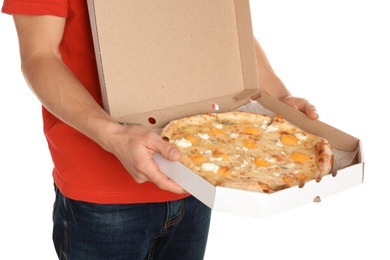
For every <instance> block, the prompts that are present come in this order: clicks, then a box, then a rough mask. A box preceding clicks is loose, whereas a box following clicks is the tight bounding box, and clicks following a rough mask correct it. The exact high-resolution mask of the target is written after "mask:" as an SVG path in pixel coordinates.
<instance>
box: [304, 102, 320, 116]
mask: <svg viewBox="0 0 390 260" xmlns="http://www.w3.org/2000/svg"><path fill="white" fill-rule="evenodd" d="M304 112H305V114H306V115H307V116H308V117H309V118H310V119H314V120H317V119H318V118H319V115H318V113H317V110H316V108H315V106H313V105H312V104H310V103H307V104H306V105H305V108H304Z"/></svg>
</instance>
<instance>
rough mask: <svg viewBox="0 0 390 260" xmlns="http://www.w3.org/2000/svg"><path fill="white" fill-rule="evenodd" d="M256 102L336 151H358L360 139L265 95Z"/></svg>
mask: <svg viewBox="0 0 390 260" xmlns="http://www.w3.org/2000/svg"><path fill="white" fill-rule="evenodd" d="M256 101H258V102H259V103H260V104H261V105H262V106H264V107H265V108H267V109H269V110H271V111H273V112H275V113H278V114H281V115H282V116H283V117H284V118H286V119H287V120H288V121H290V122H291V123H293V124H295V125H296V126H298V127H300V128H301V129H303V130H305V131H307V132H309V133H312V134H315V135H318V136H321V137H323V138H326V139H327V140H328V141H329V142H330V144H331V145H332V146H333V147H334V148H336V149H339V150H342V151H348V152H351V151H356V150H358V148H359V139H357V138H355V137H353V136H351V135H349V134H347V133H345V132H343V131H341V130H339V129H337V128H335V127H332V126H330V125H328V124H325V123H323V122H321V121H319V120H312V119H309V118H308V117H307V116H306V115H305V114H304V113H302V112H300V111H298V110H296V109H293V108H291V107H290V106H288V105H286V104H284V103H282V102H280V101H278V100H276V99H274V98H272V97H270V96H267V95H264V94H263V95H262V96H261V97H260V98H259V99H258V100H256Z"/></svg>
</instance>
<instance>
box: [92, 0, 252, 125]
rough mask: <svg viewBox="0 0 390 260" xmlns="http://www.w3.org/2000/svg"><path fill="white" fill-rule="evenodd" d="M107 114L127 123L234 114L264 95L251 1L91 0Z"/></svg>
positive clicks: (153, 123)
mask: <svg viewBox="0 0 390 260" xmlns="http://www.w3.org/2000/svg"><path fill="white" fill-rule="evenodd" d="M88 7H89V12H90V18H91V26H92V32H93V36H94V43H95V51H96V57H97V62H98V70H99V77H100V84H101V90H102V95H103V102H104V107H105V109H106V111H107V112H108V113H110V114H111V116H113V117H114V118H116V119H117V120H118V121H120V122H125V123H134V124H142V125H146V126H149V127H153V128H158V127H162V126H164V125H165V124H167V123H168V122H169V121H170V120H172V119H176V118H179V117H184V116H188V115H191V114H198V113H204V112H214V111H215V110H214V107H213V104H217V105H218V107H219V111H221V112H222V111H229V110H232V109H234V108H236V107H239V106H241V105H243V104H245V103H247V102H248V101H249V96H250V95H251V94H253V93H254V92H255V91H256V90H258V79H257V69H256V59H255V50H254V41H253V32H252V24H251V16H250V8H249V1H248V0H240V1H238V0H230V1H227V0H213V1H208V0H198V1H192V0H160V1H151V0H144V1H138V0H115V1H107V0H88Z"/></svg>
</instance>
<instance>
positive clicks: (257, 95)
mask: <svg viewBox="0 0 390 260" xmlns="http://www.w3.org/2000/svg"><path fill="white" fill-rule="evenodd" d="M260 97H261V92H260V91H257V92H256V93H255V94H253V95H252V96H251V97H250V99H251V100H256V99H258V98H260Z"/></svg>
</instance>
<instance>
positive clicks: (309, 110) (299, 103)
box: [252, 39, 318, 119]
mask: <svg viewBox="0 0 390 260" xmlns="http://www.w3.org/2000/svg"><path fill="white" fill-rule="evenodd" d="M255 50H256V62H257V73H258V78H259V85H260V92H258V93H257V94H255V95H253V96H252V99H257V98H259V97H260V95H261V93H264V94H267V95H269V96H272V97H274V98H276V99H278V100H280V101H282V102H284V103H285V104H287V105H289V106H291V107H293V108H295V109H298V110H300V111H302V112H304V113H305V114H306V115H307V116H308V117H309V118H311V119H318V114H317V112H316V109H315V107H314V106H313V105H312V104H310V103H309V101H307V100H306V99H303V98H298V97H294V96H292V95H291V93H290V91H289V90H288V89H287V88H286V86H285V85H284V83H283V82H282V81H281V80H280V79H279V77H278V76H277V75H276V73H275V72H274V70H273V69H272V67H271V64H270V62H269V60H268V58H267V56H266V54H265V52H264V50H263V48H262V47H261V45H260V44H259V42H258V41H257V40H256V39H255Z"/></svg>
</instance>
